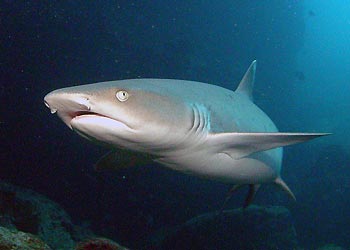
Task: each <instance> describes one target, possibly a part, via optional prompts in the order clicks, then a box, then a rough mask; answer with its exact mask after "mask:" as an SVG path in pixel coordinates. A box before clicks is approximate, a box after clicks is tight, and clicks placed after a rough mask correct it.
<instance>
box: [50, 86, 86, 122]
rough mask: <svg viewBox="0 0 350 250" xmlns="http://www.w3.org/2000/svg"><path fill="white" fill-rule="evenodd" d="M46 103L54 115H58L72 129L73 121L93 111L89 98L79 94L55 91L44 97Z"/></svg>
mask: <svg viewBox="0 0 350 250" xmlns="http://www.w3.org/2000/svg"><path fill="white" fill-rule="evenodd" d="M44 103H45V105H46V106H47V107H48V108H49V109H50V111H51V113H52V114H55V113H57V115H58V116H59V117H60V118H61V119H62V120H63V121H64V123H65V124H67V126H68V127H70V128H71V121H72V119H74V118H75V117H77V116H79V115H82V114H88V113H90V110H91V104H90V102H89V97H88V96H86V95H82V94H77V93H66V92H61V91H53V92H51V93H49V94H47V95H46V96H45V97H44Z"/></svg>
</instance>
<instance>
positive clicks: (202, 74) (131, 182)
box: [0, 0, 350, 247]
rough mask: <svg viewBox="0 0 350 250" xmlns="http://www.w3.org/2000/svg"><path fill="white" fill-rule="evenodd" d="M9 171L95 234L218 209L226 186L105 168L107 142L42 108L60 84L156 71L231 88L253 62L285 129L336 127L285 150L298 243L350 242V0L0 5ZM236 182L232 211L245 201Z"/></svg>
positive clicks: (115, 234)
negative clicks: (101, 166) (99, 165)
mask: <svg viewBox="0 0 350 250" xmlns="http://www.w3.org/2000/svg"><path fill="white" fill-rule="evenodd" d="M0 24H1V26H0V34H1V36H0V41H1V43H0V48H1V52H0V84H1V85H0V97H1V99H0V100H1V105H0V112H1V113H0V132H1V151H0V152H1V155H0V157H1V158H0V164H1V172H0V178H1V179H3V180H7V181H10V182H12V183H14V184H17V185H20V186H23V187H28V188H31V189H33V190H35V191H37V192H40V193H42V194H44V195H46V196H48V197H49V198H51V199H53V200H55V201H57V202H59V203H60V204H61V205H63V206H64V208H65V209H66V210H67V211H68V212H69V213H70V214H71V215H72V217H73V218H74V220H75V221H76V222H77V223H79V222H84V223H86V222H87V223H89V224H90V225H91V227H92V228H94V230H95V231H96V232H98V233H99V234H100V235H104V236H106V237H110V238H113V239H115V240H117V241H119V242H121V243H123V244H124V245H127V246H133V247H139V246H140V245H142V244H143V242H144V240H145V239H146V238H147V237H148V234H149V233H150V232H153V231H155V230H157V229H159V228H161V227H164V226H171V225H176V224H178V223H181V222H183V221H185V220H187V219H189V218H191V217H193V216H195V215H197V214H200V213H203V212H207V211H213V210H217V209H218V208H219V207H220V205H221V204H222V201H223V200H224V197H225V194H226V191H227V188H228V187H227V186H225V185H222V184H219V183H215V182H209V181H204V180H200V179H197V178H193V177H188V176H184V175H182V174H177V173H174V172H171V171H168V170H165V169H160V168H157V167H153V166H147V167H145V168H138V169H130V170H125V171H123V172H120V173H96V172H95V171H94V170H93V164H94V162H96V161H97V160H98V158H99V157H100V156H101V155H102V154H104V152H105V150H104V149H103V148H99V147H97V146H95V145H92V144H90V143H89V142H87V141H85V140H83V139H82V138H80V137H79V136H77V135H75V134H73V133H72V132H71V131H70V130H69V129H67V128H66V127H65V125H64V124H63V123H62V122H61V121H59V119H58V118H57V117H56V116H52V115H51V114H50V112H49V111H48V109H47V108H46V107H45V106H44V104H43V97H44V95H45V94H46V93H48V92H49V91H51V90H53V89H57V88H61V87H65V86H70V85H76V84H83V83H91V82H98V81H105V80H114V79H125V78H136V77H159V78H177V79H188V80H195V81H203V82H209V83H213V84H217V85H220V86H224V87H226V88H230V89H235V87H236V86H237V83H238V82H239V80H240V78H241V77H242V75H243V73H244V72H245V70H246V69H247V67H248V66H249V64H250V62H251V61H252V60H253V59H257V60H258V71H257V82H256V88H255V90H254V91H255V93H254V94H255V100H256V103H257V104H258V105H259V106H260V107H261V108H262V109H263V110H264V111H266V113H267V114H269V116H270V117H271V118H272V119H273V120H274V121H275V123H276V124H277V126H278V127H279V129H280V130H281V131H293V132H297V131H301V132H316V131H317V132H332V133H334V135H333V136H331V137H328V138H324V139H320V140H317V141H314V142H310V143H307V144H304V145H297V146H293V147H289V148H287V149H286V150H285V157H284V166H283V171H282V176H283V177H284V179H285V181H286V182H287V183H288V184H289V186H290V187H291V189H292V190H293V191H294V193H295V194H296V196H297V199H298V202H297V203H293V202H291V201H290V200H288V198H287V197H286V195H285V194H284V193H282V192H280V191H279V190H277V189H276V188H274V187H273V186H264V187H263V188H262V189H261V191H260V192H259V194H258V196H257V198H256V200H255V203H256V204H260V205H284V206H286V207H288V208H289V209H290V210H291V212H292V214H293V217H294V219H295V223H296V229H297V233H298V235H299V240H300V242H301V244H302V245H304V246H309V247H316V246H320V245H323V244H325V243H331V242H334V243H337V244H340V245H343V246H345V247H346V246H347V247H350V237H348V235H350V226H349V225H350V212H349V207H350V199H349V198H350V191H349V188H350V170H349V169H350V153H349V146H350V132H349V123H350V104H349V103H350V101H349V100H350V82H349V81H350V70H349V65H350V46H349V44H350V4H349V3H348V2H347V1H341V0H335V1H325V0H324V1H323V0H322V1H316V0H312V1H311V0H310V1H307V2H303V1H297V0H294V1H293V0H289V1H287V0H269V1H233V0H230V1H176V0H169V1H163V0H153V1H112V0H102V1H82V0H79V1H8V0H7V1H6V0H4V1H1V3H0ZM244 194H245V193H244V191H242V192H238V193H237V194H236V195H235V196H234V197H233V199H232V201H231V202H230V204H229V207H232V208H234V207H239V206H241V204H242V199H243V197H244Z"/></svg>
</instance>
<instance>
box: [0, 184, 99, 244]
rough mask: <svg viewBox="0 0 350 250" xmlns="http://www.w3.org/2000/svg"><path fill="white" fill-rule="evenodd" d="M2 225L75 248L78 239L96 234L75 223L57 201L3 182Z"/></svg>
mask: <svg viewBox="0 0 350 250" xmlns="http://www.w3.org/2000/svg"><path fill="white" fill-rule="evenodd" d="M0 226H4V227H6V228H10V229H17V230H19V231H22V232H25V233H31V234H34V235H38V236H39V237H40V238H41V239H42V240H43V241H45V242H46V243H47V244H48V245H49V246H50V247H51V248H52V249H55V250H68V249H69V250H71V249H74V247H75V244H76V241H81V240H83V239H85V238H88V237H94V235H93V233H92V232H91V231H89V230H88V229H85V228H82V227H78V226H76V225H74V224H73V223H72V221H71V219H70V217H69V215H68V214H67V213H66V212H65V211H64V210H63V209H62V208H61V207H60V206H59V205H58V204H57V203H55V202H53V201H51V200H49V199H47V198H45V197H44V196H42V195H39V194H37V193H35V192H33V191H30V190H25V189H21V188H18V187H15V186H13V185H10V184H8V183H3V182H0Z"/></svg>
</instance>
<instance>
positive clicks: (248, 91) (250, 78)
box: [236, 60, 256, 100]
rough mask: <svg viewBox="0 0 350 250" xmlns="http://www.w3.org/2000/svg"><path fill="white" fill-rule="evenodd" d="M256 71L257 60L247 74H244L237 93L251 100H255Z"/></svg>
mask: <svg viewBox="0 0 350 250" xmlns="http://www.w3.org/2000/svg"><path fill="white" fill-rule="evenodd" d="M255 71H256V60H254V61H253V62H252V63H251V64H250V66H249V68H248V70H247V72H246V73H245V74H244V76H243V78H242V80H241V82H240V83H239V85H238V87H237V89H236V91H237V92H239V93H243V94H244V95H246V96H247V97H248V98H249V99H250V100H253V87H254V82H255Z"/></svg>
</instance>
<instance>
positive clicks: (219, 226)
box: [154, 206, 298, 250]
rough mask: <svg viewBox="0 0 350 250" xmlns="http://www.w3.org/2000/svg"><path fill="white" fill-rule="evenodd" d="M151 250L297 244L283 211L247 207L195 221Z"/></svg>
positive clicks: (263, 249)
mask: <svg viewBox="0 0 350 250" xmlns="http://www.w3.org/2000/svg"><path fill="white" fill-rule="evenodd" d="M154 248H157V249H164V250H165V249H166V250H177V249H179V250H180V249H181V250H186V249H191V250H197V249H198V250H209V249H210V250H213V249H220V250H232V249H235V250H253V249H254V250H256V249H259V250H274V249H276V250H277V249H283V250H294V249H297V248H298V242H297V235H296V232H295V228H294V226H293V222H292V218H291V215H290V212H289V211H288V210H287V209H286V208H283V207H277V206H275V207H274V206H271V207H258V206H250V207H248V208H247V209H235V210H229V211H224V212H223V213H222V214H218V213H208V214H203V215H200V216H198V217H195V218H193V219H191V220H189V221H188V222H186V223H185V224H183V225H181V226H179V227H178V228H177V229H175V230H174V231H173V233H170V234H169V235H167V236H164V239H163V240H162V241H161V242H160V243H158V245H157V246H155V247H154Z"/></svg>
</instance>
